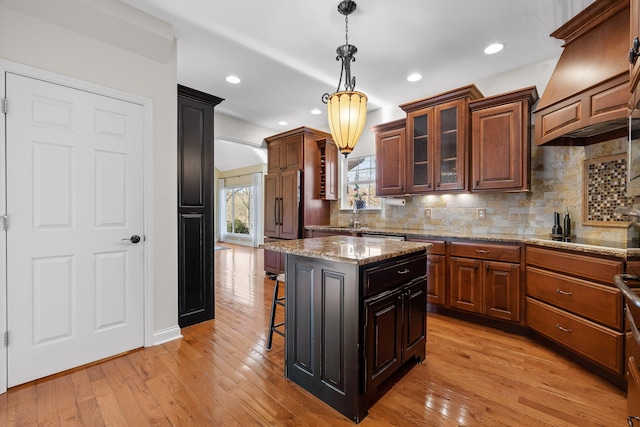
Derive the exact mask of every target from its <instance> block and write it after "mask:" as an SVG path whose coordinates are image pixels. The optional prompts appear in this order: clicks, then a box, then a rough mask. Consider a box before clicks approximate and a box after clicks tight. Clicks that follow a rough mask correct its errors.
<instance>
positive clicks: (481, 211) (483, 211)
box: [477, 208, 487, 219]
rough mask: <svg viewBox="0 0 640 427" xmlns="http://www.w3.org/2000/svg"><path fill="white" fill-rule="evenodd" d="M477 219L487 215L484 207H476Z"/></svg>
mask: <svg viewBox="0 0 640 427" xmlns="http://www.w3.org/2000/svg"><path fill="white" fill-rule="evenodd" d="M477 217H478V219H485V218H486V217H487V210H486V209H485V208H478V215H477Z"/></svg>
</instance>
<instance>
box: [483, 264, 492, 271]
mask: <svg viewBox="0 0 640 427" xmlns="http://www.w3.org/2000/svg"><path fill="white" fill-rule="evenodd" d="M484 266H485V270H487V271H489V270H491V268H490V266H489V263H486V264H485V265H484Z"/></svg>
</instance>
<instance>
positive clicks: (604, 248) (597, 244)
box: [305, 225, 640, 259]
mask: <svg viewBox="0 0 640 427" xmlns="http://www.w3.org/2000/svg"><path fill="white" fill-rule="evenodd" d="M305 228H306V229H307V230H314V231H334V232H343V233H367V234H386V235H395V236H411V237H415V238H424V239H438V238H440V239H443V238H450V239H465V240H477V241H493V242H507V243H524V244H529V245H536V246H541V247H547V248H555V249H565V250H572V251H577V252H584V253H587V254H596V255H604V256H614V257H618V258H625V259H626V258H632V257H638V256H640V248H628V247H627V244H626V243H623V242H611V241H601V240H593V239H591V240H590V239H581V238H574V239H573V241H559V240H552V239H551V238H550V237H543V236H535V235H527V234H497V233H496V234H472V235H461V234H459V233H447V232H434V231H428V230H420V229H398V228H375V229H374V228H349V227H337V226H331V225H312V226H306V227H305Z"/></svg>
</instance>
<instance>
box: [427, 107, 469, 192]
mask: <svg viewBox="0 0 640 427" xmlns="http://www.w3.org/2000/svg"><path fill="white" fill-rule="evenodd" d="M465 106H466V105H465V102H464V101H463V100H458V101H453V102H448V103H446V104H443V105H440V106H437V107H435V113H436V130H435V131H436V135H437V140H438V144H436V145H435V149H436V153H435V159H436V161H437V163H436V164H435V173H434V176H435V180H436V190H438V191H442V190H447V191H449V190H464V189H466V185H465V183H466V174H465V171H466V167H465V165H466V162H467V150H466V149H465V148H466V147H467V144H466V143H465V142H466V137H467V135H466V130H467V127H468V124H466V121H468V115H467V114H464V112H465Z"/></svg>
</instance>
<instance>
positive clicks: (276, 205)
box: [273, 197, 278, 225]
mask: <svg viewBox="0 0 640 427" xmlns="http://www.w3.org/2000/svg"><path fill="white" fill-rule="evenodd" d="M273 222H274V224H275V225H278V198H277V197H276V201H275V203H274V204H273Z"/></svg>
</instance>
